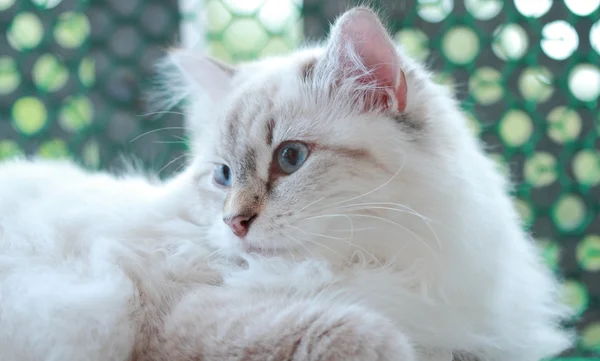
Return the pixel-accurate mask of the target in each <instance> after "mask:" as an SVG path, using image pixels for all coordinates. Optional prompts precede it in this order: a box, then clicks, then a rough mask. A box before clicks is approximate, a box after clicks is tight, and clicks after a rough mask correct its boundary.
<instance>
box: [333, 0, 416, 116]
mask: <svg viewBox="0 0 600 361" xmlns="http://www.w3.org/2000/svg"><path fill="white" fill-rule="evenodd" d="M325 57H326V61H327V62H334V63H335V64H337V66H336V67H335V68H336V71H337V72H338V74H337V76H341V77H344V78H346V79H348V78H350V79H351V80H352V81H354V82H356V83H358V84H359V85H360V86H362V89H364V90H365V91H364V97H365V102H364V104H365V106H366V107H367V108H369V107H371V108H374V107H378V106H382V107H384V108H386V109H389V110H392V111H397V112H402V111H404V109H405V107H406V97H407V84H406V78H405V77H404V72H403V71H402V70H401V69H400V60H399V57H398V53H397V51H396V48H395V46H394V42H393V41H392V39H391V38H390V36H389V35H388V32H387V30H386V29H385V28H384V26H383V25H382V23H381V21H380V20H379V17H378V16H377V15H376V14H375V13H374V12H373V11H371V10H369V9H367V8H362V7H358V8H354V9H352V10H349V11H347V12H346V13H344V14H343V15H342V16H341V17H340V18H338V20H337V21H336V23H335V25H334V26H333V28H332V30H331V34H330V36H329V41H328V45H327V50H326V55H325ZM330 69H331V67H330Z"/></svg>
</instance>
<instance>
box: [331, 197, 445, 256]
mask: <svg viewBox="0 0 600 361" xmlns="http://www.w3.org/2000/svg"><path fill="white" fill-rule="evenodd" d="M342 207H343V208H344V209H348V208H350V207H349V206H346V207H344V206H342ZM368 209H383V210H389V211H394V212H401V213H408V214H411V215H414V216H416V217H418V218H420V219H421V220H422V221H423V223H425V225H426V226H427V228H429V230H430V231H431V233H432V234H433V237H434V238H435V241H436V243H437V244H438V247H439V248H440V250H442V249H443V245H442V242H441V241H440V239H439V237H438V235H437V233H436V232H435V230H434V229H433V226H432V225H431V221H430V220H429V219H428V218H426V217H425V216H423V215H421V214H419V213H417V212H416V211H414V210H410V211H408V210H404V209H397V208H394V207H380V206H375V207H360V208H355V209H352V210H353V211H360V210H368ZM409 209H410V208H409Z"/></svg>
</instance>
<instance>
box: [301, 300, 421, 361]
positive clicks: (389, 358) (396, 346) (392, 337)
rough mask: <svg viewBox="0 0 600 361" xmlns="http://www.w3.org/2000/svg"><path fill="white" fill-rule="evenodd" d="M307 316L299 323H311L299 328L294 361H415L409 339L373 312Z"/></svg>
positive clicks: (346, 310)
mask: <svg viewBox="0 0 600 361" xmlns="http://www.w3.org/2000/svg"><path fill="white" fill-rule="evenodd" d="M307 316H308V317H301V318H299V319H298V321H297V322H298V323H299V324H302V323H303V322H306V321H308V320H310V322H306V324H305V325H304V327H300V328H298V331H299V332H301V333H300V334H298V335H297V338H296V340H297V341H296V343H295V344H294V354H293V357H291V359H292V360H294V361H414V360H415V356H414V350H413V347H412V345H411V344H410V342H409V340H408V338H407V337H406V336H405V335H404V334H403V333H401V332H400V331H399V330H398V329H397V328H396V327H395V326H394V325H392V324H391V323H390V322H389V321H388V320H386V319H384V318H383V317H381V316H379V315H377V314H375V313H373V312H371V311H370V310H367V309H364V308H361V307H356V306H350V307H344V306H339V307H337V308H329V309H328V310H327V311H326V312H322V313H319V314H315V315H307ZM307 319H308V320H307ZM311 319H312V320H311ZM292 322H293V321H292V320H290V326H291V324H292Z"/></svg>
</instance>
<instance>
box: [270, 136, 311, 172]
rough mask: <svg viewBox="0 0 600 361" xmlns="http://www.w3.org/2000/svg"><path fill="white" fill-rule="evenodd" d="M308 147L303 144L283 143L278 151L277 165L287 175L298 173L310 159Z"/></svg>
mask: <svg viewBox="0 0 600 361" xmlns="http://www.w3.org/2000/svg"><path fill="white" fill-rule="evenodd" d="M308 153H309V148H308V145H306V144H304V143H302V142H287V143H283V144H282V145H281V146H280V147H279V148H278V150H277V152H276V154H275V156H276V157H277V165H278V166H279V169H281V171H283V172H284V173H286V174H292V173H294V172H295V171H297V170H298V169H299V168H300V167H301V166H302V164H304V162H305V161H306V158H308Z"/></svg>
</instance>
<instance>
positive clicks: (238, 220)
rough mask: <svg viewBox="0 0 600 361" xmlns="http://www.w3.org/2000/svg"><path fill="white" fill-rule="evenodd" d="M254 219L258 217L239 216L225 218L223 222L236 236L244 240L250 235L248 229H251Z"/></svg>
mask: <svg viewBox="0 0 600 361" xmlns="http://www.w3.org/2000/svg"><path fill="white" fill-rule="evenodd" d="M254 218H256V215H251V216H246V215H237V216H233V217H226V218H223V222H225V223H226V224H227V225H228V226H229V227H230V228H231V230H232V231H233V233H234V234H235V235H236V236H238V237H240V238H243V237H245V236H246V234H248V229H249V228H250V224H252V221H254Z"/></svg>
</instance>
